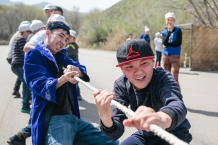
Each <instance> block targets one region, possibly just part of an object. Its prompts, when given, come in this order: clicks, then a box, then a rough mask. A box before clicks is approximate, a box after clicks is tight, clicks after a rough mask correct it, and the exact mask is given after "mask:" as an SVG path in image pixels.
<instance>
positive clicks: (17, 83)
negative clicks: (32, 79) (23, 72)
mask: <svg viewBox="0 0 218 145" xmlns="http://www.w3.org/2000/svg"><path fill="white" fill-rule="evenodd" d="M25 23H27V24H30V22H28V21H23V22H21V23H20V25H21V24H25ZM19 35H20V32H19V31H17V32H16V33H14V35H13V36H12V37H11V39H10V41H9V48H8V52H7V57H6V60H7V62H8V63H9V64H10V65H11V61H12V56H13V52H14V43H15V39H16V38H17V37H18V36H19ZM20 85H21V81H20V79H19V78H18V77H17V79H16V81H15V84H14V89H13V90H14V91H13V92H12V95H15V96H14V98H21V95H20V93H19V89H20Z"/></svg>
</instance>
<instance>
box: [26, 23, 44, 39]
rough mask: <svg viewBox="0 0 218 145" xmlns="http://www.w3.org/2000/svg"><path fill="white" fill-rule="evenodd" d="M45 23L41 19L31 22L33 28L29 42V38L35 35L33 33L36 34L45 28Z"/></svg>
mask: <svg viewBox="0 0 218 145" xmlns="http://www.w3.org/2000/svg"><path fill="white" fill-rule="evenodd" d="M44 26H45V25H44V23H43V22H42V21H41V20H32V22H31V24H30V28H31V30H32V32H33V33H32V34H30V35H29V36H28V39H27V42H29V40H30V39H31V38H32V37H33V35H35V34H36V33H37V32H39V31H41V30H44V29H45V27H44Z"/></svg>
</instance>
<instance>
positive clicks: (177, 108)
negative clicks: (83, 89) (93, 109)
mask: <svg viewBox="0 0 218 145" xmlns="http://www.w3.org/2000/svg"><path fill="white" fill-rule="evenodd" d="M117 60H118V65H117V67H120V68H121V70H122V72H123V75H122V76H121V77H120V78H119V79H117V80H116V81H115V83H114V91H113V92H109V91H107V90H103V91H100V90H99V91H96V92H94V96H95V102H96V105H97V108H98V111H99V116H100V119H101V124H100V128H101V131H102V132H103V133H104V134H106V135H107V136H108V137H109V138H110V139H113V140H116V139H118V138H120V137H121V136H122V134H123V133H124V126H127V127H136V128H137V129H138V131H137V132H135V133H133V134H132V135H131V136H130V137H128V138H127V139H126V140H124V141H123V142H121V143H120V145H135V144H137V145H145V144H146V145H169V143H168V142H166V141H165V140H163V139H161V138H160V137H158V136H155V135H154V133H152V132H150V129H149V126H150V124H155V125H158V126H160V127H161V128H162V129H164V130H167V131H168V132H170V133H172V134H174V135H175V136H177V137H178V138H179V139H181V140H183V141H185V142H187V143H189V142H190V141H191V140H192V136H191V134H190V133H189V129H190V127H191V125H190V123H189V121H188V120H187V119H186V114H187V109H186V107H185V105H184V103H183V100H182V95H181V93H180V90H179V88H178V85H177V82H176V81H175V79H174V77H173V76H172V74H171V73H170V72H168V71H165V70H164V69H162V68H161V67H158V68H153V66H154V53H153V52H152V49H151V47H150V45H149V44H148V43H147V42H146V41H145V40H139V39H132V40H129V41H126V42H124V43H123V44H121V45H120V46H119V47H118V49H117ZM112 99H114V100H116V101H117V102H119V103H120V104H122V105H124V106H126V107H128V106H129V108H130V109H131V110H133V111H134V112H135V114H134V115H133V117H132V118H131V119H127V117H126V115H125V114H124V113H123V112H121V111H120V110H119V109H117V108H116V107H114V106H110V102H111V100H112Z"/></svg>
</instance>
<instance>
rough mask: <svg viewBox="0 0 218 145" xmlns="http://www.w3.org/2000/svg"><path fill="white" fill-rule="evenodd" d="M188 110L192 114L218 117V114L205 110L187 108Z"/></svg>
mask: <svg viewBox="0 0 218 145" xmlns="http://www.w3.org/2000/svg"><path fill="white" fill-rule="evenodd" d="M187 110H188V111H189V112H192V113H198V114H203V115H206V116H212V117H218V112H210V111H204V110H195V109H191V108H187Z"/></svg>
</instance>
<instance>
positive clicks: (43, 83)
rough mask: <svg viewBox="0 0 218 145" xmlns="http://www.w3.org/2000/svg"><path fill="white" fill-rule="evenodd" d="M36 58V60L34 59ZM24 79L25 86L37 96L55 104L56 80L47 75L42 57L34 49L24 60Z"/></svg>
mask: <svg viewBox="0 0 218 145" xmlns="http://www.w3.org/2000/svg"><path fill="white" fill-rule="evenodd" d="M36 58H37V59H36ZM23 69H24V78H25V80H26V83H27V86H28V87H29V88H30V90H31V91H32V92H33V94H36V95H37V96H40V97H42V98H43V99H45V100H48V101H51V102H54V103H56V91H55V90H56V85H57V81H58V78H53V77H51V76H50V74H49V73H48V71H47V69H51V68H48V67H46V66H45V62H43V59H42V55H41V54H40V52H38V51H36V50H35V49H32V50H30V51H29V52H28V53H27V54H26V56H25V59H24V67H23Z"/></svg>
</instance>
